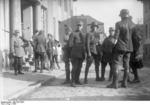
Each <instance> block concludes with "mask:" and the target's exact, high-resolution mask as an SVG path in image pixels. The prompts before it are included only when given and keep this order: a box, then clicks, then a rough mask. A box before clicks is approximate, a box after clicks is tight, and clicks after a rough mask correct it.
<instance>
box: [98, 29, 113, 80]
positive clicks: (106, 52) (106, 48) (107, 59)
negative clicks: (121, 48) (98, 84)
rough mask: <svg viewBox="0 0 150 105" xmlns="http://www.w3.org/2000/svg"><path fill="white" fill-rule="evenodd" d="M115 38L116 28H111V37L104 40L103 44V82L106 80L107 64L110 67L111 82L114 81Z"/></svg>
mask: <svg viewBox="0 0 150 105" xmlns="http://www.w3.org/2000/svg"><path fill="white" fill-rule="evenodd" d="M115 42H116V40H115V38H114V28H113V27H110V28H109V36H108V37H107V38H106V39H105V40H104V42H103V44H102V52H103V55H102V61H101V64H102V66H101V79H100V80H101V81H104V80H105V68H106V66H107V63H109V66H110V73H109V81H110V80H111V79H112V51H113V48H114V46H115Z"/></svg>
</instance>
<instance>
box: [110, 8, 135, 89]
mask: <svg viewBox="0 0 150 105" xmlns="http://www.w3.org/2000/svg"><path fill="white" fill-rule="evenodd" d="M120 17H121V21H120V22H117V23H116V31H115V38H116V39H117V43H116V45H115V48H114V54H113V62H112V63H113V66H112V69H113V81H112V83H111V84H110V85H108V86H107V87H108V88H118V72H119V67H120V66H119V65H120V64H122V62H123V67H124V76H123V82H122V84H121V87H124V88H126V87H127V79H128V72H129V61H130V54H131V52H132V51H133V45H132V38H133V37H134V34H135V29H134V27H135V24H134V23H133V22H131V20H130V19H129V18H128V17H129V11H128V10H127V9H122V10H121V11H120Z"/></svg>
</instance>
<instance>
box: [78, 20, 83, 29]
mask: <svg viewBox="0 0 150 105" xmlns="http://www.w3.org/2000/svg"><path fill="white" fill-rule="evenodd" d="M82 28H83V22H81V21H80V22H78V23H77V30H82Z"/></svg>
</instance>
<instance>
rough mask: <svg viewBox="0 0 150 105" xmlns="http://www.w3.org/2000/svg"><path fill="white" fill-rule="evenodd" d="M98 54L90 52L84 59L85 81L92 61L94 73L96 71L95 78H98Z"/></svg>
mask: <svg viewBox="0 0 150 105" xmlns="http://www.w3.org/2000/svg"><path fill="white" fill-rule="evenodd" d="M100 56H101V55H96V54H93V53H92V56H91V57H87V59H86V67H85V81H86V80H87V76H88V72H89V68H90V66H91V64H92V62H93V59H94V63H95V73H96V79H99V66H100Z"/></svg>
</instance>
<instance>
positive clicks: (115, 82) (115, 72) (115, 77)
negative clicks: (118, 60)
mask: <svg viewBox="0 0 150 105" xmlns="http://www.w3.org/2000/svg"><path fill="white" fill-rule="evenodd" d="M118 69H119V68H118V66H117V65H116V64H115V65H113V69H112V70H113V80H112V83H111V84H110V85H108V86H107V88H115V89H117V88H118Z"/></svg>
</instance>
